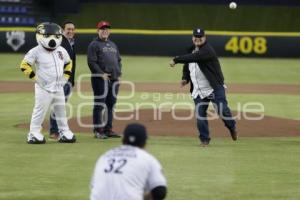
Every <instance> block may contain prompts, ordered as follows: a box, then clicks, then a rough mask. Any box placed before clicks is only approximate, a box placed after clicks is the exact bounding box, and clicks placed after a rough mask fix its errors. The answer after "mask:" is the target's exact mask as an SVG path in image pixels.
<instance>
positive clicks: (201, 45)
mask: <svg viewBox="0 0 300 200" xmlns="http://www.w3.org/2000/svg"><path fill="white" fill-rule="evenodd" d="M192 41H193V44H194V46H193V47H192V48H191V49H190V50H189V54H186V55H181V56H176V57H175V58H174V59H173V60H171V62H170V66H171V67H174V66H175V64H177V63H183V64H184V66H183V76H182V81H181V85H182V86H184V85H186V84H188V83H189V82H190V84H191V90H190V92H191V95H192V97H193V99H194V102H195V106H196V108H195V109H196V118H197V127H198V130H199V138H200V141H201V144H202V145H203V146H207V145H208V144H209V142H210V136H209V129H208V121H207V109H208V106H209V102H210V101H212V103H213V105H214V107H215V109H216V110H217V112H218V114H219V116H220V117H221V118H222V120H223V122H224V124H225V126H226V127H227V128H228V129H229V132H230V135H231V138H232V139H233V140H237V131H236V126H235V120H234V119H233V117H232V114H231V111H230V109H229V107H228V104H227V100H226V95H225V85H224V77H223V73H222V70H221V66H220V63H219V60H218V58H217V55H216V52H215V51H214V49H213V47H212V46H211V45H210V44H209V43H208V42H207V41H206V37H205V33H204V30H203V29H201V28H197V29H195V30H194V31H193V38H192Z"/></svg>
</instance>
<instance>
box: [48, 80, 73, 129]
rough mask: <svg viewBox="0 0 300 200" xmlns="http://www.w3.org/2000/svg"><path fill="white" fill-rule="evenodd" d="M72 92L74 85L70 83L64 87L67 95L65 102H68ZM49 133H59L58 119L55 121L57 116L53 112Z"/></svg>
mask: <svg viewBox="0 0 300 200" xmlns="http://www.w3.org/2000/svg"><path fill="white" fill-rule="evenodd" d="M71 91H72V84H71V83H70V82H67V83H66V84H65V85H64V93H65V101H66V102H67V101H68V97H69V95H70V94H71ZM49 126H50V127H49V132H50V134H52V133H58V131H59V130H58V126H57V123H56V119H55V114H54V113H53V112H51V114H50V124H49Z"/></svg>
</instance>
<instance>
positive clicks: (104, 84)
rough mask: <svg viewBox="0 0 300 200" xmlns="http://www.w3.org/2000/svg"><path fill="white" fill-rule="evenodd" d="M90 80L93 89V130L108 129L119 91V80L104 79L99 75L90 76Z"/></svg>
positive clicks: (110, 125)
mask: <svg viewBox="0 0 300 200" xmlns="http://www.w3.org/2000/svg"><path fill="white" fill-rule="evenodd" d="M91 82H92V88H93V91H94V109H93V123H94V130H95V129H97V130H98V129H102V130H110V129H112V122H113V111H114V106H115V104H116V102H117V95H118V92H119V81H105V80H103V79H102V78H100V77H92V78H91Z"/></svg>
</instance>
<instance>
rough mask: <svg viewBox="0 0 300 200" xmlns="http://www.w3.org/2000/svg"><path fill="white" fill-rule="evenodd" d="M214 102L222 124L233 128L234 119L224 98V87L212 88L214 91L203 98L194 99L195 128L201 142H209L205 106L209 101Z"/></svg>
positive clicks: (230, 128)
mask: <svg viewBox="0 0 300 200" xmlns="http://www.w3.org/2000/svg"><path fill="white" fill-rule="evenodd" d="M210 101H211V102H212V103H213V104H214V107H215V109H216V111H217V113H218V115H219V116H220V117H221V119H222V120H223V122H224V125H225V126H226V127H227V128H228V129H229V130H232V129H235V120H234V119H233V118H232V114H231V111H230V108H229V107H228V103H227V100H226V95H225V89H224V87H223V86H219V87H218V88H216V89H214V92H213V93H212V94H211V95H210V96H209V97H206V98H204V99H201V98H200V97H199V96H198V97H197V98H196V99H194V102H195V106H196V119H197V128H198V131H199V138H200V140H201V141H202V142H209V141H210V137H209V128H208V121H207V108H208V105H209V102H210Z"/></svg>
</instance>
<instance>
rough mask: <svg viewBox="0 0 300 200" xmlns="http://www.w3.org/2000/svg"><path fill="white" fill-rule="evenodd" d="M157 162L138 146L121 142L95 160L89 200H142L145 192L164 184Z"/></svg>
mask: <svg viewBox="0 0 300 200" xmlns="http://www.w3.org/2000/svg"><path fill="white" fill-rule="evenodd" d="M166 184H167V183H166V179H165V177H164V175H163V173H162V167H161V165H160V163H159V162H158V161H157V160H156V159H155V158H154V157H153V156H152V155H150V154H149V153H148V152H146V151H145V150H143V149H140V148H138V147H134V146H130V145H122V146H120V147H117V148H114V149H112V150H109V151H108V152H106V153H105V154H104V155H103V156H101V157H100V158H99V160H98V161H97V164H96V167H95V170H94V174H93V177H92V181H91V194H90V199H91V200H143V199H144V193H145V192H150V191H151V190H152V189H153V188H155V187H157V186H166Z"/></svg>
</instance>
